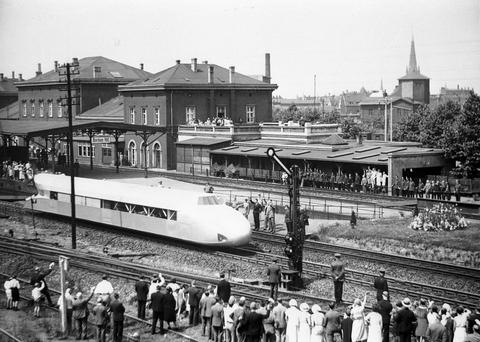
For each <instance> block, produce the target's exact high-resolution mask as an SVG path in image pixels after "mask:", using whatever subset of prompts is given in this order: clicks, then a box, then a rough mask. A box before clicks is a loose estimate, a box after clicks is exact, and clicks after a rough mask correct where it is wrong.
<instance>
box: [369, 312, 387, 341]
mask: <svg viewBox="0 0 480 342" xmlns="http://www.w3.org/2000/svg"><path fill="white" fill-rule="evenodd" d="M365 322H366V323H367V327H368V337H367V342H382V339H383V336H382V315H380V313H379V312H378V305H377V304H373V306H372V312H370V313H369V314H368V315H367V317H365Z"/></svg>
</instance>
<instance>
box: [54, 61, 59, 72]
mask: <svg viewBox="0 0 480 342" xmlns="http://www.w3.org/2000/svg"><path fill="white" fill-rule="evenodd" d="M53 66H54V68H55V72H58V61H54V62H53Z"/></svg>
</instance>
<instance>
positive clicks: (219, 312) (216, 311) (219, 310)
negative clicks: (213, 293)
mask: <svg viewBox="0 0 480 342" xmlns="http://www.w3.org/2000/svg"><path fill="white" fill-rule="evenodd" d="M223 322H224V317H223V305H222V304H220V302H217V303H216V304H215V305H214V306H212V326H214V327H223Z"/></svg>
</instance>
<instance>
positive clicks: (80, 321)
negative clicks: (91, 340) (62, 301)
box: [72, 288, 95, 340]
mask: <svg viewBox="0 0 480 342" xmlns="http://www.w3.org/2000/svg"><path fill="white" fill-rule="evenodd" d="M94 292H95V288H92V291H90V295H89V296H88V297H87V298H83V295H82V293H81V292H78V293H77V295H76V296H75V298H74V299H73V303H72V308H73V312H72V318H73V319H74V320H75V329H76V330H77V337H76V339H77V340H80V339H81V338H83V339H84V340H86V339H87V318H88V301H89V300H90V299H92V297H93V294H94Z"/></svg>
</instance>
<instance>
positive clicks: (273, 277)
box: [267, 264, 282, 284]
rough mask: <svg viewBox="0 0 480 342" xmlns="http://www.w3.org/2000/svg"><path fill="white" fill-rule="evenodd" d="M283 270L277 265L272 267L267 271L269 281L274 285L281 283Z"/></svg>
mask: <svg viewBox="0 0 480 342" xmlns="http://www.w3.org/2000/svg"><path fill="white" fill-rule="evenodd" d="M281 274H282V270H281V268H280V266H278V265H277V264H273V265H270V266H269V267H268V269H267V275H268V276H269V278H268V281H269V282H270V283H273V284H278V283H280V278H281Z"/></svg>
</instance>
